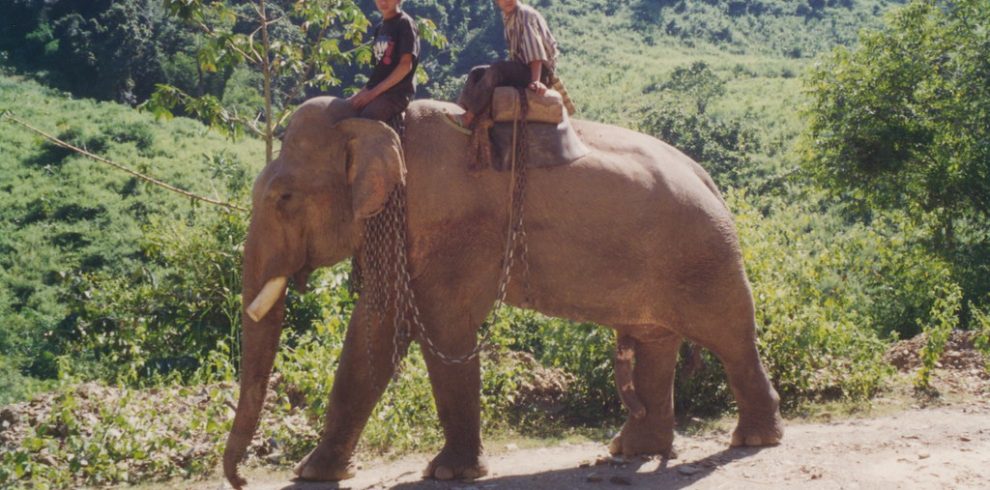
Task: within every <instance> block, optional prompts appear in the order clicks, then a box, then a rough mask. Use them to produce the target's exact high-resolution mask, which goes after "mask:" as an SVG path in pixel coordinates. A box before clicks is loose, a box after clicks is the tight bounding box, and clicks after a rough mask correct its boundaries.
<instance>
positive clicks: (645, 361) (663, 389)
mask: <svg viewBox="0 0 990 490" xmlns="http://www.w3.org/2000/svg"><path fill="white" fill-rule="evenodd" d="M616 329H617V330H618V331H619V336H623V335H629V336H631V337H632V338H634V339H635V340H636V342H635V343H636V346H635V351H636V356H635V360H636V364H635V367H634V368H633V378H634V384H635V386H636V394H637V395H638V397H639V399H640V400H641V401H642V402H643V404H644V405H645V406H646V414H645V416H642V417H638V418H637V417H634V416H630V417H629V418H628V419H627V420H626V423H625V424H624V425H623V426H622V430H621V431H620V432H619V434H618V435H617V436H615V438H614V439H612V442H611V443H609V452H611V453H612V454H621V455H623V456H636V455H640V454H658V455H661V456H670V455H671V452H672V449H673V443H674V370H675V367H676V365H677V351H678V349H679V348H680V345H681V336H680V335H678V334H675V333H674V332H672V331H670V330H667V329H664V328H662V327H659V326H652V325H651V326H633V327H617V328H616Z"/></svg>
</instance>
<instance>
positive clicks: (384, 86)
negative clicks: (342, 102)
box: [347, 0, 419, 123]
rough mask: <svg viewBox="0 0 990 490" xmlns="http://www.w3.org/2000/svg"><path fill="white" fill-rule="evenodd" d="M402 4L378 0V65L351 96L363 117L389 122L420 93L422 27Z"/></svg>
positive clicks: (376, 46)
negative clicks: (420, 38)
mask: <svg viewBox="0 0 990 490" xmlns="http://www.w3.org/2000/svg"><path fill="white" fill-rule="evenodd" d="M401 5H402V0H375V6H376V7H378V10H379V11H380V12H381V13H382V21H381V23H379V24H378V25H377V26H376V27H375V32H374V45H373V49H372V51H373V55H374V63H375V65H374V68H373V69H372V71H371V77H370V78H369V79H368V83H367V84H366V85H365V86H364V88H363V89H361V91H360V92H358V93H356V94H354V95H352V96H351V97H350V98H348V99H347V100H348V102H350V103H351V105H352V106H354V108H355V109H357V110H358V111H360V112H359V115H360V117H363V118H367V119H377V120H379V121H383V122H386V123H388V122H389V121H391V120H392V118H394V117H395V116H397V115H399V114H401V113H402V111H404V110H406V107H407V106H409V101H411V100H412V98H413V96H414V95H415V94H416V80H415V78H416V76H415V75H416V67H417V66H418V65H419V31H418V30H417V29H416V22H415V21H414V20H413V19H412V17H410V16H409V14H407V13H405V12H403V11H402V9H401V8H400V7H401Z"/></svg>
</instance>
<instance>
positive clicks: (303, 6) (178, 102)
mask: <svg viewBox="0 0 990 490" xmlns="http://www.w3.org/2000/svg"><path fill="white" fill-rule="evenodd" d="M164 3H165V7H166V8H167V9H168V11H169V12H170V13H171V14H172V15H175V16H177V17H179V18H181V19H183V20H184V21H185V22H188V23H190V24H191V25H193V26H195V27H196V28H198V29H199V30H200V31H201V32H202V35H203V38H204V39H203V41H204V42H203V44H202V47H201V49H200V51H199V56H198V60H199V63H200V66H201V68H202V69H203V70H204V71H207V72H215V71H217V70H220V69H224V68H226V69H231V68H234V67H244V66H246V67H248V68H250V69H251V70H253V71H256V72H258V73H260V75H261V77H260V78H261V82H262V87H261V89H260V92H261V100H262V102H263V104H264V107H263V108H259V110H258V111H257V113H256V114H239V113H238V112H237V111H236V110H232V109H231V108H228V107H224V106H223V104H222V103H221V101H220V100H219V99H218V98H217V97H215V96H213V95H209V94H207V95H202V96H194V95H191V94H188V93H187V92H184V91H183V90H181V89H179V88H177V87H174V86H171V85H165V84H162V85H159V86H158V89H157V90H156V92H155V93H154V95H152V97H151V99H150V100H149V101H148V103H147V107H148V108H149V109H151V110H152V111H154V112H155V113H156V114H157V115H161V116H166V117H167V116H171V114H172V111H173V110H174V109H176V108H177V107H181V108H183V109H184V110H185V111H187V112H188V113H190V114H192V115H194V116H197V117H199V118H200V119H203V120H205V121H206V122H208V123H209V124H210V125H211V126H212V127H214V128H219V129H221V130H224V131H226V132H228V133H231V134H233V135H237V134H240V133H242V132H244V131H248V132H250V133H252V134H254V135H256V136H259V137H260V138H262V139H264V141H265V161H266V162H270V161H271V160H272V154H273V147H274V142H275V139H276V135H275V128H276V127H277V126H278V125H279V124H281V123H283V122H284V121H285V120H286V119H287V118H288V116H289V115H290V114H291V113H292V109H293V107H294V106H293V104H294V103H296V102H297V101H298V100H299V98H300V97H301V96H303V95H304V94H305V89H306V88H308V87H309V88H315V89H318V90H327V89H328V88H330V87H333V86H337V85H340V83H341V80H340V79H339V78H338V77H337V76H336V72H335V66H340V65H349V64H354V63H358V64H370V63H371V47H370V46H369V45H368V44H367V43H365V42H364V36H365V33H366V32H367V30H368V27H369V25H370V24H369V22H368V20H367V18H366V17H365V16H364V14H363V13H362V11H361V9H360V7H359V6H358V4H357V3H356V2H355V0H273V1H266V0H256V1H247V0H240V1H237V0H164ZM419 27H420V32H421V34H422V36H423V39H425V40H426V41H427V42H430V43H433V44H435V45H442V44H443V43H445V42H446V41H445V39H444V38H443V37H442V36H441V35H439V34H438V33H437V31H436V28H435V26H434V25H433V23H432V22H431V21H429V20H421V21H420V22H419Z"/></svg>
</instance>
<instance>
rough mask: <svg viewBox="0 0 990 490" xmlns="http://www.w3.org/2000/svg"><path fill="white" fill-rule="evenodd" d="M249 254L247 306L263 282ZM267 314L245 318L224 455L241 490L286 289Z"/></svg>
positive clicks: (244, 294) (225, 467)
mask: <svg viewBox="0 0 990 490" xmlns="http://www.w3.org/2000/svg"><path fill="white" fill-rule="evenodd" d="M248 255H249V254H247V252H245V259H246V260H245V269H244V290H243V292H242V298H243V300H244V303H245V304H247V303H248V302H249V301H253V300H254V299H255V298H257V297H258V296H259V295H260V294H261V291H262V289H263V288H262V285H263V284H262V281H263V280H264V279H261V278H260V277H258V272H257V271H254V270H250V269H251V266H250V265H248V264H251V263H252V262H253V261H251V260H250V257H248ZM272 303H273V304H272V305H271V308H270V310H269V311H267V314H264V315H261V318H260V319H259V320H257V321H256V320H254V319H252V318H251V317H250V316H249V315H247V314H244V315H242V325H243V333H242V340H241V392H240V398H239V399H238V401H237V413H236V415H235V416H234V425H233V427H232V428H231V429H230V435H229V436H228V437H227V447H226V448H225V449H224V454H223V472H224V475H225V476H226V477H227V480H228V481H229V482H230V484H231V485H232V486H233V487H234V488H238V489H239V488H241V487H242V486H243V485H244V484H246V483H247V481H246V480H245V479H244V478H242V477H241V476H240V475H239V474H238V472H237V465H238V463H240V461H241V459H242V458H243V457H244V454H245V452H246V451H247V448H248V446H249V445H250V444H251V439H252V438H253V437H254V433H255V430H256V429H257V427H258V420H259V418H260V417H261V409H262V407H263V406H264V403H265V394H266V392H267V391H268V380H269V377H270V376H271V373H272V367H273V365H274V363H275V354H276V352H277V351H278V341H279V336H280V335H281V333H282V321H283V319H284V317H285V288H284V287H282V288H281V289H280V290H279V292H278V294H277V297H276V298H275V299H274V300H273V301H272Z"/></svg>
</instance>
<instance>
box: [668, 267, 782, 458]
mask: <svg viewBox="0 0 990 490" xmlns="http://www.w3.org/2000/svg"><path fill="white" fill-rule="evenodd" d="M733 296H735V297H734V298H733ZM733 299H735V301H733ZM723 304H724V305H726V306H725V307H723V308H716V307H714V306H713V307H710V308H696V309H694V310H692V312H693V313H694V314H693V315H688V314H686V315H685V316H686V317H687V318H685V320H686V321H685V324H686V325H690V330H686V331H685V332H684V334H685V336H687V337H688V338H689V339H691V340H692V341H695V342H696V343H698V344H699V345H701V346H703V347H705V348H707V349H708V350H710V351H712V353H714V354H715V356H716V357H718V358H719V360H720V361H722V365H723V366H724V367H725V372H726V375H727V377H728V381H729V387H730V388H731V389H732V394H733V396H734V397H735V399H736V405H737V406H738V409H739V424H738V425H737V426H736V429H735V431H734V432H733V434H732V445H733V446H768V445H774V444H777V443H779V442H780V440H781V438H783V436H784V423H783V419H781V417H780V408H779V407H780V396H779V395H778V394H777V391H776V390H775V389H774V388H773V385H771V383H770V379H769V377H767V373H766V371H765V370H764V369H763V365H762V364H761V363H760V355H759V351H758V350H757V347H756V321H755V319H754V316H753V303H752V298H751V296H750V294H749V288H748V287H740V288H738V291H737V294H735V295H731V294H726V295H724V296H723Z"/></svg>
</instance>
